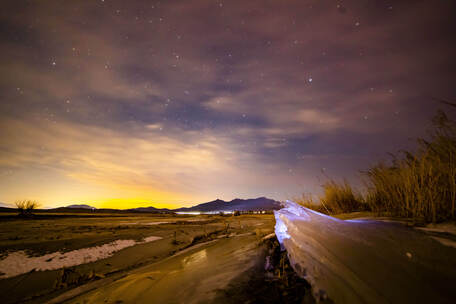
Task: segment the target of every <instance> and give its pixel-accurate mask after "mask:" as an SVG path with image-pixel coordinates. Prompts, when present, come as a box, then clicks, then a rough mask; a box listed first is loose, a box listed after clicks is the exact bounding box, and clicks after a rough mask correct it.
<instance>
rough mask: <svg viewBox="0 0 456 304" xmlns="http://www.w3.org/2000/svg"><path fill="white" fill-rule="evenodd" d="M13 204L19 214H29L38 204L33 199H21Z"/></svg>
mask: <svg viewBox="0 0 456 304" xmlns="http://www.w3.org/2000/svg"><path fill="white" fill-rule="evenodd" d="M15 205H16V207H17V210H18V211H19V214H20V215H31V214H33V210H35V209H37V208H38V207H39V205H40V204H39V203H38V202H37V201H34V200H21V201H16V202H15Z"/></svg>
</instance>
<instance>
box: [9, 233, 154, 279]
mask: <svg viewBox="0 0 456 304" xmlns="http://www.w3.org/2000/svg"><path fill="white" fill-rule="evenodd" d="M160 239H161V237H159V236H149V237H146V238H144V240H142V241H139V242H137V241H134V240H116V241H114V242H111V243H107V244H103V245H100V246H95V247H88V248H82V249H78V250H73V251H69V252H65V253H61V252H54V253H49V254H46V255H43V256H39V257H29V256H28V255H27V254H26V253H25V251H16V252H12V253H10V254H8V255H7V256H6V258H4V259H2V260H0V279H5V278H10V277H14V276H17V275H20V274H23V273H27V272H30V271H32V270H35V271H44V270H55V269H59V268H62V267H71V266H76V265H81V264H86V263H91V262H95V261H97V260H101V259H106V258H108V257H110V256H112V255H113V254H114V253H115V252H116V251H119V250H122V249H124V248H127V247H131V246H134V245H137V244H144V243H149V242H153V241H156V240H160Z"/></svg>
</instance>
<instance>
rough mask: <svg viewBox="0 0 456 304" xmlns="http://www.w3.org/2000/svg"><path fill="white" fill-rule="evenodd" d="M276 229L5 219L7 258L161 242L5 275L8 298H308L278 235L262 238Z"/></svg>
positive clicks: (180, 219) (206, 219) (267, 225)
mask: <svg viewBox="0 0 456 304" xmlns="http://www.w3.org/2000/svg"><path fill="white" fill-rule="evenodd" d="M273 229H274V218H273V216H272V215H241V216H219V215H200V216H171V215H160V216H147V215H144V216H143V215H140V216H138V215H137V214H134V215H123V216H118V215H116V216H112V217H111V216H109V215H107V216H102V217H87V216H86V217H62V218H59V217H54V218H44V219H14V218H9V219H7V220H2V221H1V222H0V254H1V255H2V256H3V257H2V258H5V257H6V256H7V255H8V254H9V253H11V252H14V251H18V250H26V252H27V253H28V254H29V255H31V256H40V255H44V254H49V253H52V252H57V251H61V252H69V251H73V250H78V249H82V248H87V247H93V246H99V245H102V244H106V243H109V242H113V241H115V240H136V241H141V240H143V239H144V238H147V237H151V236H157V237H161V238H162V239H160V240H156V241H153V242H150V243H144V244H137V245H135V246H132V247H129V248H125V249H122V250H120V251H118V252H115V253H114V254H113V255H112V256H111V257H108V258H105V259H101V260H98V261H96V262H92V263H87V264H81V265H78V266H74V267H69V268H63V269H56V270H48V271H31V272H28V273H25V274H22V275H19V276H15V277H12V278H7V279H2V280H0V292H1V294H2V303H19V302H25V303H43V302H47V301H52V300H53V299H54V300H55V301H54V302H61V301H70V302H76V303H96V302H99V301H100V300H101V299H103V302H107V303H110V302H112V303H121V302H123V303H129V302H136V303H142V302H144V303H150V301H152V300H154V299H156V300H160V301H161V302H163V303H166V302H169V303H172V302H180V303H192V302H193V303H198V302H212V301H215V302H218V303H220V302H225V303H235V302H236V303H239V302H245V303H274V302H275V303H277V301H279V302H283V301H284V300H286V302H288V303H301V302H302V301H303V298H306V294H310V293H309V292H306V291H307V290H308V288H309V286H308V285H307V284H306V282H305V281H303V280H300V279H298V278H297V277H296V276H295V275H294V273H293V271H292V270H291V268H290V267H289V265H288V264H287V260H286V255H285V254H283V253H280V250H279V249H278V244H277V243H276V241H274V238H272V239H268V240H267V241H266V240H263V238H264V236H266V235H268V234H271V233H273ZM277 250H279V251H277ZM268 256H269V257H268ZM267 257H268V259H269V265H268V267H267V269H265V261H266V258H267ZM151 273H153V275H151ZM132 282H135V283H134V284H133V283H132ZM138 282H140V283H138ZM195 282H196V283H195ZM131 284H133V285H134V286H135V288H133V289H132V288H131V286H132V285H131ZM195 284H196V285H195ZM125 286H130V287H128V288H127V287H125ZM173 286H174V289H173ZM121 290H124V292H120V291H121ZM125 290H128V292H125ZM173 290H180V293H176V292H174V291H173ZM309 301H310V300H309V299H308V298H307V300H305V302H309Z"/></svg>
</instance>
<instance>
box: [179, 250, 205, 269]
mask: <svg viewBox="0 0 456 304" xmlns="http://www.w3.org/2000/svg"><path fill="white" fill-rule="evenodd" d="M206 259H207V253H206V249H203V250H200V251H198V252H195V253H194V254H192V255H190V256H188V257H186V258H185V259H183V260H182V266H183V267H184V268H185V267H192V266H195V265H197V264H200V263H204V262H206Z"/></svg>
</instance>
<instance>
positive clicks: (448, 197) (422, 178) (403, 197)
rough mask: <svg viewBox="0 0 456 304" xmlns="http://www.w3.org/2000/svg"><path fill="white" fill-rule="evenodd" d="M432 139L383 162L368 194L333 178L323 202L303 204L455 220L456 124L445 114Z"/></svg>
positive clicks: (372, 173)
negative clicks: (386, 162)
mask: <svg viewBox="0 0 456 304" xmlns="http://www.w3.org/2000/svg"><path fill="white" fill-rule="evenodd" d="M433 123H434V129H433V130H432V131H431V132H430V136H429V138H430V139H429V140H424V139H418V144H419V148H418V149H417V151H416V152H414V153H411V152H408V151H403V152H402V154H401V157H394V158H393V160H392V163H391V165H387V164H385V163H379V164H377V165H374V166H372V167H371V168H369V169H368V170H367V171H366V172H364V176H365V184H366V188H365V189H364V191H363V193H364V195H361V194H359V193H357V192H356V191H355V190H353V189H352V187H351V186H350V184H348V183H347V182H346V181H344V182H343V183H340V184H339V183H336V182H335V181H333V180H329V181H328V182H326V183H325V184H324V185H323V190H324V194H323V196H322V197H321V198H320V202H319V203H315V202H313V201H312V200H309V199H306V198H305V196H303V199H298V200H297V202H298V203H300V204H302V205H304V206H305V207H308V208H312V209H314V210H317V211H319V212H323V213H326V214H340V213H347V212H356V211H369V210H370V211H373V212H376V213H377V214H382V215H389V216H398V217H406V218H412V219H414V220H417V221H420V222H421V221H424V222H439V221H444V220H450V219H454V218H455V211H456V210H455V202H456V125H455V123H454V122H453V121H451V120H449V119H448V117H447V116H446V115H445V113H444V112H441V111H440V112H438V113H437V115H436V116H435V117H434V119H433Z"/></svg>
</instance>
